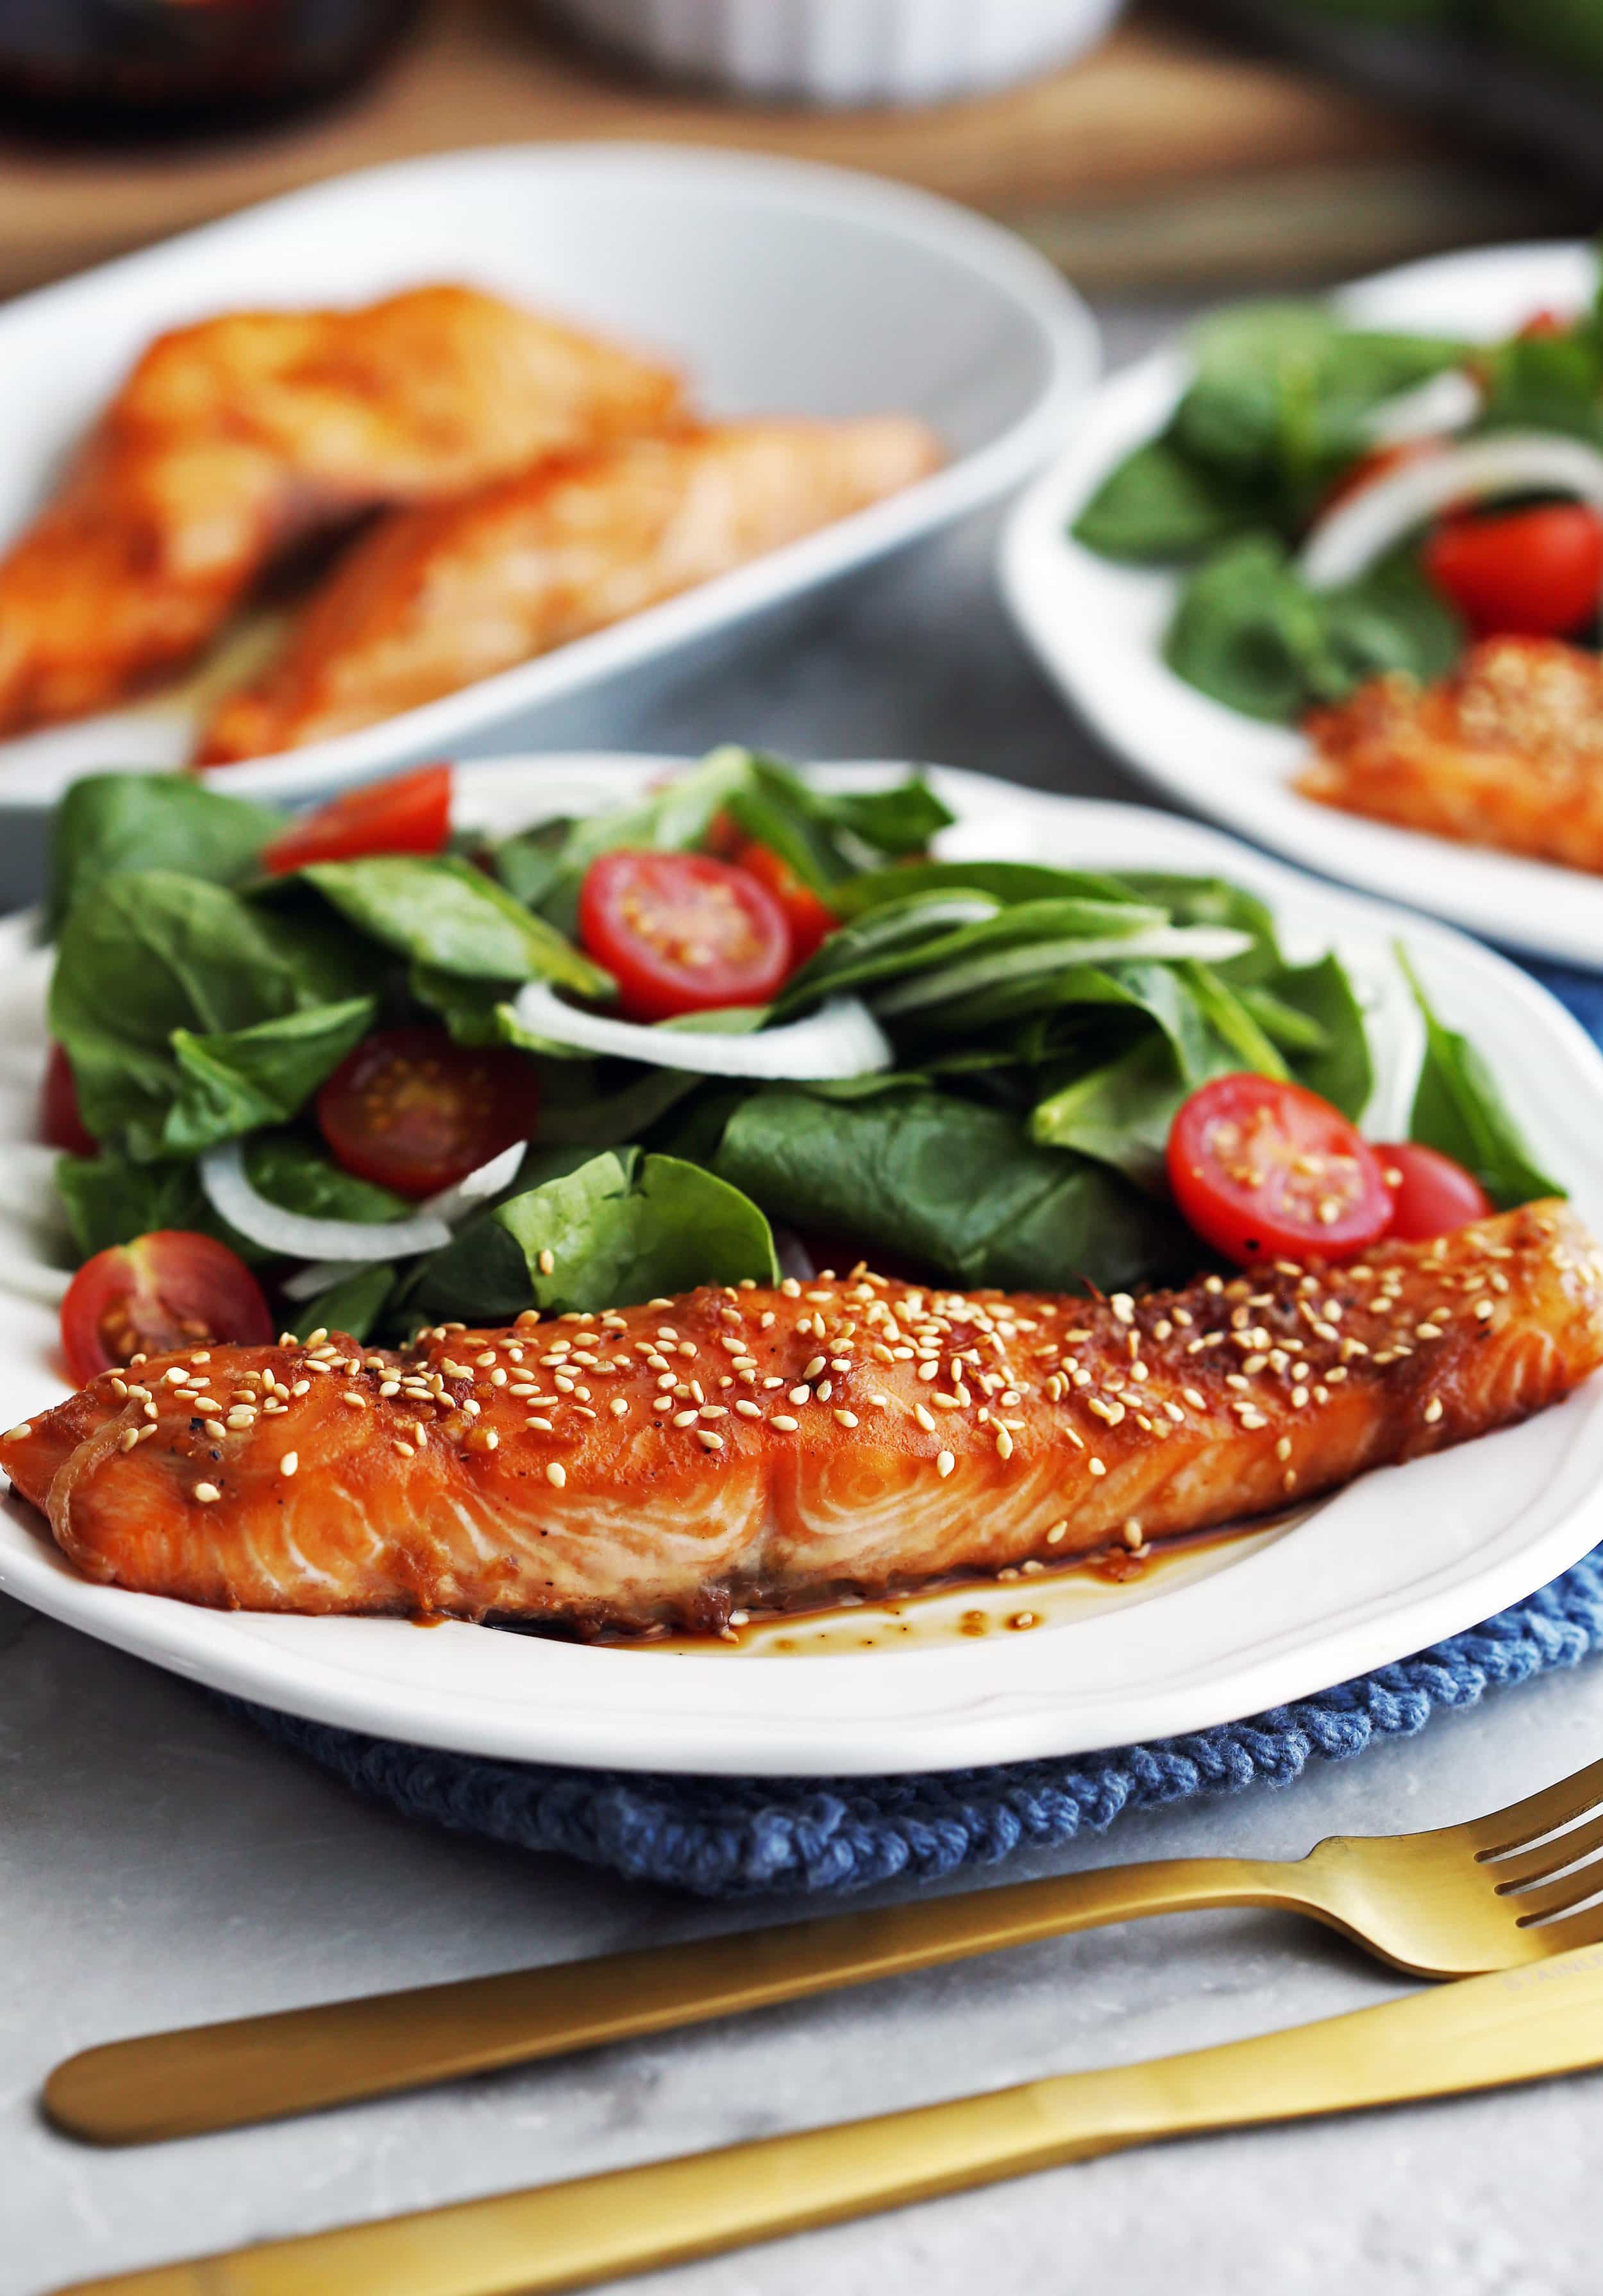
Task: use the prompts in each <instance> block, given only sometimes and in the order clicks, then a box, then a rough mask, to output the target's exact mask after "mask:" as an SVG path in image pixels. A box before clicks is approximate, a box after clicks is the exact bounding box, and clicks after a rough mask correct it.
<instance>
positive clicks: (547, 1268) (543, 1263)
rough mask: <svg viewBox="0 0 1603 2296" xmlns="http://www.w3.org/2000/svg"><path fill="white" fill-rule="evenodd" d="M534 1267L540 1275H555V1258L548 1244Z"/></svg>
mask: <svg viewBox="0 0 1603 2296" xmlns="http://www.w3.org/2000/svg"><path fill="white" fill-rule="evenodd" d="M536 1265H537V1266H538V1267H539V1270H540V1273H541V1275H554V1274H555V1273H556V1266H557V1256H556V1254H555V1252H554V1251H552V1248H551V1246H550V1245H549V1244H547V1245H546V1246H545V1249H544V1251H542V1252H541V1254H540V1257H539V1259H538V1261H537V1263H536Z"/></svg>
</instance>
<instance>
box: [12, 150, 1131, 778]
mask: <svg viewBox="0 0 1603 2296" xmlns="http://www.w3.org/2000/svg"><path fill="white" fill-rule="evenodd" d="M503 174H504V175H506V176H509V177H511V176H522V177H524V178H525V179H527V178H528V177H529V176H534V177H536V178H537V177H540V176H552V177H555V178H557V179H558V180H559V181H560V180H563V179H565V178H567V179H571V178H572V177H573V176H575V175H577V176H580V177H583V176H585V175H591V176H596V177H600V178H602V179H606V180H609V181H616V180H618V179H620V178H621V179H623V180H625V181H626V182H628V181H631V180H635V181H638V182H639V183H641V184H643V185H646V186H649V185H650V184H651V183H652V182H654V181H661V180H662V179H663V178H664V177H665V176H671V177H674V178H676V179H677V180H678V181H679V182H680V183H682V184H685V185H686V186H689V187H691V188H693V187H694V186H696V185H697V184H711V185H714V186H722V187H733V188H735V189H740V188H745V189H747V190H750V191H754V192H756V193H759V194H772V193H778V194H780V195H781V197H782V198H783V200H784V201H785V202H786V203H787V204H788V205H789V206H790V207H792V208H793V209H797V211H800V212H802V213H806V214H810V215H814V216H815V217H818V218H819V219H820V220H821V221H822V220H830V219H833V220H837V221H841V222H844V223H847V224H852V225H859V226H862V227H863V228H864V229H868V230H872V231H874V232H877V233H878V234H880V235H881V237H884V238H887V239H900V240H902V241H903V242H906V243H908V244H912V245H917V246H919V247H920V248H923V249H925V250H931V251H933V252H935V253H937V254H940V255H942V256H945V258H948V259H950V260H952V261H953V262H954V263H958V264H961V266H963V267H965V268H966V269H967V270H968V271H969V273H970V274H971V275H974V276H976V277H977V278H978V279H981V280H983V281H985V282H986V283H987V284H989V285H990V286H991V287H992V288H993V289H994V291H997V292H998V293H1000V294H1002V295H1003V296H1005V297H1006V299H1007V301H1008V303H1009V304H1010V307H1011V308H1012V309H1013V311H1014V312H1015V314H1016V315H1017V316H1018V317H1019V318H1020V319H1021V320H1022V321H1023V322H1024V323H1026V324H1027V325H1028V327H1029V329H1030V331H1031V333H1032V335H1033V338H1034V342H1035V350H1036V352H1037V354H1038V356H1039V358H1040V361H1041V365H1042V369H1043V373H1042V375H1041V379H1040V385H1039V389H1038V390H1037V392H1036V394H1035V398H1034V399H1033V400H1032V402H1031V403H1030V405H1029V406H1026V408H1025V410H1024V412H1023V413H1022V414H1019V415H1018V417H1017V418H1016V419H1015V420H1014V421H1013V422H1011V423H1010V424H1009V425H1008V426H1007V427H1006V428H1005V429H1004V430H1001V431H1000V432H999V433H998V434H997V435H996V436H995V437H994V438H993V439H989V440H987V441H986V443H985V444H984V445H982V446H980V447H976V448H974V449H973V450H972V452H970V453H968V454H964V455H959V456H957V457H956V458H955V459H953V461H951V462H949V463H945V464H944V465H943V466H942V467H941V468H940V469H939V470H937V471H934V472H933V473H932V474H931V475H930V476H929V477H928V478H926V479H922V480H918V481H917V482H916V483H915V484H914V485H912V486H911V487H908V488H904V489H903V491H902V492H901V493H900V494H899V495H896V496H889V497H887V499H886V500H885V501H883V502H880V503H877V504H871V506H870V507H868V508H867V509H865V510H863V511H859V512H855V513H854V514H853V515H852V516H851V517H849V518H846V519H840V520H837V521H835V522H834V523H833V524H832V525H830V526H829V527H826V528H823V529H821V530H820V531H819V532H818V533H816V534H813V535H808V536H804V537H802V538H801V539H800V540H798V541H797V542H794V543H789V544H787V545H785V546H784V547H783V548H782V549H780V550H776V551H772V552H769V553H766V554H765V556H764V557H762V558H759V559H757V560H754V561H753V562H751V563H750V564H749V565H747V566H743V567H737V568H735V569H733V570H732V571H731V572H729V573H727V574H724V575H720V576H718V577H716V578H715V579H714V580H713V581H711V582H706V583H702V584H700V585H699V586H697V587H696V588H694V589H692V590H690V591H687V592H685V593H683V594H681V595H680V596H678V597H676V598H672V599H668V600H667V601H665V602H664V603H661V604H659V605H657V606H652V607H649V608H647V609H645V610H644V611H642V612H640V613H637V614H633V615H630V616H628V617H627V618H626V619H625V620H624V621H622V622H620V623H617V624H614V625H613V626H612V627H609V628H608V629H605V630H601V631H599V632H596V633H594V634H593V635H591V636H589V637H585V638H580V639H577V640H574V641H572V642H570V643H569V644H568V645H565V646H561V647H558V648H556V649H554V650H553V651H552V652H550V653H548V654H544V655H538V656H536V657H534V658H532V659H531V660H528V661H527V662H523V663H519V664H518V665H516V666H515V667H514V668H511V669H509V670H505V671H503V672H501V673H499V674H498V675H497V676H495V677H492V678H483V679H478V680H477V681H475V683H474V684H473V685H469V686H465V687H462V688H461V689H460V690H459V691H458V692H457V693H452V694H446V695H442V696H440V697H439V698H438V700H436V701H431V702H429V703H426V704H423V705H421V707H420V708H418V709H411V710H406V711H403V712H401V713H400V714H399V715H398V716H397V717H390V718H386V719H384V720H381V721H380V723H379V724H378V725H376V726H366V727H362V728H359V729H358V730H357V731H356V732H355V733H352V734H342V735H339V736H338V737H336V738H335V739H332V740H330V741H324V742H314V743H308V744H307V746H306V747H305V748H304V749H302V750H286V751H282V752H280V753H279V755H278V756H276V757H274V758H257V759H251V760H249V761H247V762H245V763H243V764H240V765H233V766H228V767H215V768H211V769H209V771H207V772H206V773H205V774H204V775H203V776H202V778H204V779H205V780H207V781H211V780H213V779H214V777H215V778H216V779H217V783H218V785H219V786H224V787H226V788H227V789H230V790H233V791H237V792H238V793H239V794H241V795H242V796H248V797H256V798H262V799H268V800H271V799H274V797H277V798H282V799H295V798H299V797H307V796H311V795H314V794H318V793H323V792H328V791H333V790H335V789H339V788H342V787H346V786H348V785H350V784H352V783H356V782H360V781H362V780H364V779H367V778H369V777H371V776H372V775H379V774H382V773H385V772H388V771H390V770H392V769H393V768H395V767H400V766H404V765H406V764H408V763H411V762H414V761H416V760H417V759H419V758H424V757H428V756H434V755H438V754H440V753H441V752H442V751H445V750H451V749H453V748H456V747H459V746H460V745H462V743H464V742H470V741H478V740H481V739H483V738H484V737H485V736H487V734H491V733H493V732H494V730H495V727H496V726H498V725H508V726H511V724H512V723H513V722H514V721H515V722H516V725H517V727H518V730H519V734H522V733H523V732H524V730H525V727H526V725H527V724H528V721H529V720H531V719H533V718H534V717H536V713H537V712H539V711H541V710H544V709H547V708H548V707H550V706H553V705H556V704H558V703H560V702H562V701H568V700H569V699H571V698H573V697H574V696H576V695H577V694H579V693H582V692H585V691H587V690H589V689H590V688H591V687H592V686H594V685H600V684H601V683H602V682H603V681H605V680H607V679H609V678H615V677H618V676H625V675H626V674H627V673H628V672H630V671H631V670H634V669H639V668H644V667H645V666H647V665H648V664H650V663H652V662H655V661H658V660H662V659H663V658H664V657H666V656H667V655H669V654H671V653H673V652H675V651H678V650H680V649H685V648H690V647H692V646H693V645H695V644H697V643H698V642H699V641H701V640H705V639H709V638H711V637H713V636H715V635H716V634H717V633H718V632H720V631H723V630H726V629H728V630H733V629H735V628H737V627H740V625H741V624H742V623H744V622H745V621H747V620H748V619H751V618H753V617H754V616H757V615H759V614H761V613H763V612H765V611H767V610H768V609H771V608H776V607H779V606H781V605H782V604H784V603H787V602H789V601H791V600H795V599H799V598H801V597H802V596H804V595H805V594H807V593H808V592H810V591H811V590H813V589H814V588H816V587H818V586H822V585H823V584H825V583H828V582H830V580H832V579H834V578H837V577H839V576H842V575H845V574H847V573H850V572H852V571H854V570H856V569H858V568H860V567H866V566H868V565H870V564H871V563H872V562H874V561H875V560H877V559H878V558H880V557H882V556H884V555H886V554H887V553H890V552H892V551H895V550H897V549H899V548H901V547H903V546H904V545H909V544H912V543H913V542H915V541H917V540H919V539H920V538H922V537H925V536H927V535H929V534H932V533H934V532H936V530H938V529H940V528H941V527H943V526H945V525H947V524H949V523H951V522H952V521H954V520H956V519H958V518H961V517H963V516H965V515H967V514H968V513H969V512H973V511H975V510H977V509H979V508H981V507H983V506H984V505H985V504H988V503H991V502H994V501H996V500H998V499H999V498H1000V497H1001V496H1003V495H1005V494H1007V493H1008V492H1009V491H1010V489H1012V488H1015V487H1016V486H1018V484H1020V483H1021V482H1022V481H1023V480H1025V479H1026V477H1028V476H1029V475H1030V474H1031V473H1032V472H1034V471H1036V470H1037V469H1039V468H1040V466H1041V465H1042V464H1043V463H1044V462H1045V461H1046V459H1047V458H1048V456H1049V455H1051V452H1052V450H1053V448H1054V447H1056V445H1057V444H1058V442H1059V439H1061V437H1062V434H1063V430H1064V426H1065V424H1066V423H1067V421H1068V420H1069V418H1070V416H1071V415H1072V414H1073V412H1074V411H1075V408H1076V406H1078V405H1079V404H1080V403H1082V402H1083V400H1084V398H1085V397H1086V395H1087V394H1088V393H1089V391H1090V390H1091V389H1092V388H1094V386H1095V383H1096V381H1097V380H1098V378H1099V376H1100V373H1101V371H1102V344H1101V332H1100V328H1099V327H1098V325H1097V323H1096V320H1095V319H1094V317H1093V316H1092V313H1091V311H1090V309H1089V307H1087V305H1086V303H1085V301H1084V298H1083V297H1082V296H1081V295H1080V294H1079V293H1078V292H1077V291H1076V290H1075V288H1074V286H1073V285H1072V284H1071V283H1070V282H1069V281H1068V280H1067V277H1066V276H1065V275H1063V274H1062V273H1061V272H1060V271H1059V270H1058V269H1057V268H1056V266H1053V265H1052V264H1051V263H1049V262H1048V260H1047V258H1045V257H1044V256H1043V255H1041V254H1039V253H1038V252H1037V251H1036V250H1035V249H1034V248H1032V247H1031V246H1029V245H1028V244H1027V242H1024V241H1023V240H1021V239H1019V238H1018V235H1017V234H1014V233H1011V232H1009V231H1008V230H1006V229H1005V228H1004V227H1003V226H1002V225H1001V224H998V223H994V222H993V221H992V220H991V219H990V218H989V217H986V216H983V215H980V214H977V213H976V212H974V211H973V210H971V209H967V208H964V207H961V206H960V205H959V204H958V203H957V202H956V201H950V200H946V199H944V198H942V197H941V196H940V195H939V194H938V193H933V192H927V191H924V190H922V189H920V188H919V187H918V186H916V185H913V184H902V183H897V182H894V181H891V180H888V179H887V178H883V177H880V176H871V175H869V174H867V173H865V172H863V171H862V170H858V169H855V168H844V167H839V166H836V165H833V164H830V163H828V162H824V161H818V160H795V159H789V158H784V157H770V156H769V155H767V154H765V153H762V152H735V151H727V150H724V149H723V148H722V147H719V146H716V145H700V144H678V143H654V142H650V141H641V142H631V143H609V142H608V141H606V140H605V139H588V140H587V139H583V138H576V139H573V140H570V141H566V142H561V143H505V144H487V145H479V146H473V147H469V148H467V149H465V150H462V151H453V152H428V153H423V154H421V155H419V156H417V157H415V158H412V159H404V160H387V161H380V162H378V163H376V164H374V165H372V166H370V167H365V168H351V169H348V170H347V171H345V172H343V173H341V174H339V175H338V176H330V177H327V178H325V179H323V181H321V182H318V183H314V184H303V185H301V186H299V187H298V188H297V189H294V190H291V191H288V192H283V193H277V194H275V195H274V197H272V198H270V199H266V200H261V201H255V202H253V203H252V204H250V205H249V206H248V207H245V208H242V209H239V210H237V211H236V212H235V213H233V214H232V215H227V216H223V217H217V218H216V219H215V220H213V221H211V222H209V223H204V224H200V225H195V226H194V227H193V228H192V229H191V230H188V231H184V232H181V233H177V234H174V235H173V236H172V237H171V238H169V239H166V240H163V241H161V242H159V243H158V244H156V245H155V246H152V247H146V248H140V249H136V250H134V251H133V252H131V253H129V254H127V255H122V256H118V257H115V258H111V259H110V260H109V261H107V262H105V263H102V264H97V265H94V266H92V267H91V268H89V269H87V270H85V271H82V272H78V273H76V274H74V275H72V276H71V277H70V278H67V279H63V280H58V281H55V282H53V283H51V284H50V285H47V286H45V287H41V288H37V289H35V290H33V291H31V292H29V293H28V294H25V295H21V296H19V297H18V298H17V299H15V301H14V302H12V304H10V305H9V306H7V307H5V309H4V310H3V311H0V347H4V344H5V343H6V341H7V340H9V339H11V338H13V337H15V336H18V335H21V334H25V333H27V332H29V330H30V329H31V328H33V327H34V326H35V325H37V324H40V323H41V321H43V322H44V323H45V324H56V323H59V320H60V315H61V314H63V313H66V314H70V313H71V311H72V310H73V307H74V306H75V305H81V306H83V307H85V308H86V310H87V311H89V312H92V311H93V308H94V299H95V297H96V296H97V295H98V294H100V293H102V291H105V290H106V289H108V288H110V289H111V290H112V291H116V290H117V289H118V288H119V286H121V285H122V284H124V283H127V281H129V280H137V279H139V278H140V277H141V276H144V275H159V274H160V272H161V271H162V269H163V268H164V267H166V266H169V265H172V264H173V263H175V262H176V263H179V264H183V263H184V262H187V261H189V260H191V259H192V254H193V252H194V250H196V249H201V250H208V249H209V250H213V251H214V252H215V253H217V254H218V255H221V256H223V257H225V256H226V250H227V249H228V247H229V246H230V244H231V243H234V242H239V241H241V240H249V238H250V237H251V236H253V235H254V234H257V233H258V232H259V231H260V230H261V229H262V228H263V227H264V225H266V226H267V227H271V225H273V224H274V222H275V221H277V220H280V219H282V220H284V221H286V222H288V223H290V225H293V222H294V219H295V218H296V217H300V216H305V215H307V214H308V213H309V214H312V215H315V214H316V213H317V211H318V210H319V209H331V210H332V211H334V213H335V215H336V217H337V215H338V211H339V208H340V206H341V204H342V203H343V202H344V201H348V200H355V201H360V200H362V199H364V198H372V197H377V196H381V194H382V193H383V191H384V189H385V187H386V186H387V185H388V184H396V183H399V182H412V181H414V180H418V179H421V180H424V181H428V180H429V179H431V178H432V179H434V180H435V181H436V182H437V183H438V184H439V185H440V186H441V188H442V190H443V191H446V192H448V188H449V186H450V184H451V183H452V182H453V180H462V181H465V182H472V181H475V180H477V179H478V178H480V177H482V176H488V177H490V178H491V179H492V180H493V179H494V178H495V176H497V175H503ZM116 714H117V713H115V712H111V713H103V714H102V716H100V717H90V718H87V719H84V720H81V721H70V722H71V723H81V724H83V725H85V726H94V725H98V724H102V723H103V722H104V718H105V716H110V717H112V718H113V719H114V718H115V717H116ZM40 730H41V731H42V732H43V733H44V734H56V733H59V732H60V731H61V729H60V728H54V727H46V728H44V729H40ZM29 738H30V737H29V736H22V737H13V739H20V740H21V741H24V742H25V741H27V740H28V739H29ZM105 739H106V742H107V743H108V744H109V745H110V746H111V747H115V745H116V742H117V739H118V735H117V734H116V731H115V729H114V727H109V728H108V730H107V732H106V735H105ZM12 746H13V741H12V740H8V741H6V742H0V816H4V814H6V813H17V814H22V815H29V816H38V815H40V814H41V813H43V812H45V811H47V810H48V809H49V808H51V807H52V806H53V804H54V803H55V802H56V801H57V800H58V799H59V797H60V795H61V790H62V789H64V788H65V787H66V786H67V785H69V783H70V782H71V781H73V780H76V779H78V778H80V777H81V775H82V774H83V773H86V772H91V771H94V770H95V768H94V767H91V766H88V765H86V766H84V767H66V766H63V767H61V775H60V786H59V787H58V786H54V785H52V786H51V787H50V789H49V790H48V791H47V792H41V791H33V792H30V793H24V792H21V791H18V790H17V788H16V784H15V782H14V781H12V780H11V779H9V778H8V774H7V767H10V766H18V767H23V766H25V765H26V764H27V762H28V761H27V760H26V758H25V757H24V758H18V757H15V756H8V754H7V753H8V751H10V750H12ZM160 769H161V768H160V767H159V766H156V767H151V770H160ZM38 771H39V774H40V776H41V778H42V779H45V780H49V779H50V768H49V767H48V766H47V765H46V766H43V767H39V768H38Z"/></svg>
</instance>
